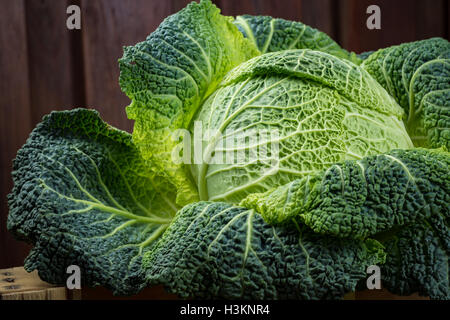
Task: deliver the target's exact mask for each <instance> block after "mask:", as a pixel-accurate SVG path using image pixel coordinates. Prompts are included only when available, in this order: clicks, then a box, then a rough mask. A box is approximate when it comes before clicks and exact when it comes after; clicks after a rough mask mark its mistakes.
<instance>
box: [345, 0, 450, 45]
mask: <svg viewBox="0 0 450 320" xmlns="http://www.w3.org/2000/svg"><path fill="white" fill-rule="evenodd" d="M372 4H376V5H378V6H379V7H380V9H381V29H380V30H376V29H374V30H369V29H368V28H367V27H366V20H367V18H368V17H369V15H368V14H367V13H366V9H367V7H368V6H369V5H372ZM444 7H445V6H444V1H441V0H436V1H433V4H432V5H430V3H429V2H426V1H419V0H414V1H411V0H397V1H388V0H343V1H342V2H341V5H340V7H339V21H340V22H339V29H340V30H341V34H340V38H341V41H340V42H341V45H342V46H343V47H344V48H346V49H348V50H351V51H355V52H362V51H368V50H376V49H379V48H383V47H387V46H391V45H395V44H400V43H403V42H409V41H415V40H419V39H426V38H430V37H434V36H440V37H445V26H444V15H443V14H442V12H443V10H444Z"/></svg>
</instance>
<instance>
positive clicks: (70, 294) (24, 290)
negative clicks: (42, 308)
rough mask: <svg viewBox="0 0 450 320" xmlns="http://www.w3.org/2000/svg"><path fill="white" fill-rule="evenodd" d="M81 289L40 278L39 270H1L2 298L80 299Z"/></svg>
mask: <svg viewBox="0 0 450 320" xmlns="http://www.w3.org/2000/svg"><path fill="white" fill-rule="evenodd" d="M80 298H81V292H80V291H79V290H67V289H66V288H65V287H57V286H54V285H51V284H49V283H47V282H44V281H42V280H41V279H40V278H39V275H38V273H37V271H33V272H31V273H29V272H26V271H25V269H24V268H23V267H17V268H10V269H2V270H0V300H69V299H70V300H78V299H80Z"/></svg>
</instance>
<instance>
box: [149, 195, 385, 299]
mask: <svg viewBox="0 0 450 320" xmlns="http://www.w3.org/2000/svg"><path fill="white" fill-rule="evenodd" d="M383 261H384V252H383V248H382V246H381V245H380V244H379V243H378V242H377V241H375V240H366V241H364V242H363V241H357V240H349V239H347V240H344V239H335V238H333V237H323V236H320V235H317V234H314V233H312V232H311V231H308V230H306V229H305V228H303V227H302V228H300V227H298V228H296V229H288V228H283V227H272V226H269V225H268V224H266V223H265V222H264V220H263V219H262V218H261V216H260V215H258V214H257V213H256V212H255V211H253V210H248V209H245V208H239V207H233V206H231V205H229V204H226V203H217V202H216V203H212V202H199V203H195V204H192V205H188V206H186V207H185V208H183V209H182V211H181V212H179V213H178V214H177V216H176V218H175V220H174V222H173V223H172V224H171V225H170V227H169V228H168V229H167V231H166V232H165V233H164V235H163V237H162V238H161V240H160V242H159V243H158V244H157V246H156V247H155V249H154V250H153V251H152V252H148V253H146V254H145V257H144V262H143V268H144V270H145V272H146V275H147V280H148V281H149V283H150V284H161V283H162V284H163V285H164V286H165V287H166V288H167V289H168V290H169V291H170V292H173V293H176V294H178V295H180V296H182V297H194V298H227V299H293V298H296V299H337V298H342V296H343V295H344V294H345V293H347V292H350V291H352V290H354V289H355V286H356V284H357V281H358V280H360V279H361V278H364V277H366V276H367V274H366V273H365V270H366V268H367V266H369V265H373V264H377V263H383Z"/></svg>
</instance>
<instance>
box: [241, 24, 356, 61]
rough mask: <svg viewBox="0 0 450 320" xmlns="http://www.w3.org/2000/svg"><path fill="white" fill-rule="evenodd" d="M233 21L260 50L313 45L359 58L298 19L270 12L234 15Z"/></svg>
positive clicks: (344, 56)
mask: <svg viewBox="0 0 450 320" xmlns="http://www.w3.org/2000/svg"><path fill="white" fill-rule="evenodd" d="M234 24H235V25H236V26H237V27H238V28H239V30H240V31H241V32H242V33H243V34H244V36H245V37H246V38H248V39H250V40H251V41H252V42H253V43H254V44H255V45H256V46H257V47H258V49H259V51H261V53H266V52H276V51H281V50H290V49H312V50H318V51H323V52H327V53H329V54H332V55H334V56H336V57H339V58H343V59H347V60H350V61H352V62H353V63H356V64H359V63H360V62H361V60H360V59H359V58H358V57H357V56H356V55H355V54H354V53H350V52H348V51H347V50H345V49H343V48H341V47H340V46H339V45H338V44H337V43H336V42H335V41H334V40H333V39H331V38H330V37H329V36H328V35H327V34H326V33H323V32H321V31H319V30H317V29H314V28H311V27H310V26H307V25H305V24H303V23H301V22H296V21H289V20H284V19H278V18H272V17H269V16H251V15H243V16H238V17H236V20H235V21H234Z"/></svg>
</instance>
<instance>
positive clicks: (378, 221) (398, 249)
mask: <svg viewBox="0 0 450 320" xmlns="http://www.w3.org/2000/svg"><path fill="white" fill-rule="evenodd" d="M449 166H450V154H449V153H448V152H447V151H445V150H431V149H411V150H393V151H391V152H389V153H387V154H381V155H374V156H369V157H366V158H364V159H362V160H358V161H346V162H343V163H340V164H335V165H333V166H331V167H330V168H329V169H327V170H325V171H322V172H320V173H318V174H316V175H311V176H308V177H305V178H303V179H299V180H296V181H293V182H291V183H289V184H286V185H284V186H281V187H278V188H275V189H274V190H271V191H269V192H266V193H265V194H252V195H250V196H248V197H247V198H246V199H244V200H243V201H242V203H241V205H243V206H246V207H248V208H254V209H256V210H257V211H258V212H260V213H261V214H262V216H263V217H264V219H265V220H266V221H268V222H269V223H270V224H272V225H280V224H283V225H287V224H292V221H293V220H298V221H300V222H299V223H302V224H306V225H308V226H309V227H311V228H312V229H313V230H314V231H315V232H317V233H320V234H330V235H333V236H336V237H351V238H356V239H364V238H366V237H374V236H375V237H377V238H379V239H380V240H382V243H383V244H384V245H386V247H387V253H388V255H387V263H386V265H385V266H382V277H383V281H384V282H383V284H384V285H385V287H387V288H388V289H389V290H391V291H392V292H396V293H400V294H411V293H413V292H417V291H418V292H420V293H421V294H423V295H427V296H430V297H432V298H436V299H448V298H449V297H450V296H449V282H448V255H449V252H450V230H449V226H448V222H449V219H450V170H449Z"/></svg>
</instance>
